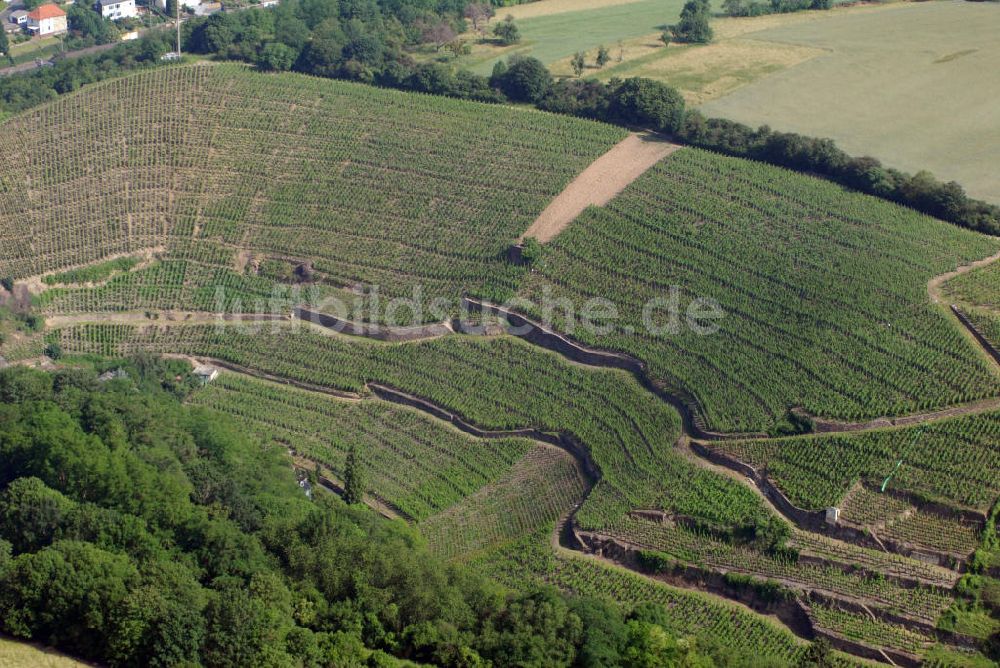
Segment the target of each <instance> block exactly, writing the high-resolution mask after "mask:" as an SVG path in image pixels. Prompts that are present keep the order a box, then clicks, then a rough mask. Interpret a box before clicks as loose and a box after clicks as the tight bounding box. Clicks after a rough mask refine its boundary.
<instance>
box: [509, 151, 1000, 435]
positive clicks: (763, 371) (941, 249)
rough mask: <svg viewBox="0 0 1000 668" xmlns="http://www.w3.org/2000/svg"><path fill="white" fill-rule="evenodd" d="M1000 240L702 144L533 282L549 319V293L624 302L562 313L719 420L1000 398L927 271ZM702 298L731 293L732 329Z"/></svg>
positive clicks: (878, 411)
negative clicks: (691, 311)
mask: <svg viewBox="0 0 1000 668" xmlns="http://www.w3.org/2000/svg"><path fill="white" fill-rule="evenodd" d="M998 247H1000V246H998V243H997V241H995V240H993V239H989V238H986V237H983V236H980V235H975V234H973V233H970V232H966V231H963V230H959V229H955V228H953V227H949V226H947V225H941V224H940V223H939V222H937V221H935V220H932V219H930V218H927V217H925V216H921V215H918V214H916V213H914V212H912V211H909V210H906V209H903V208H900V207H897V206H894V205H891V204H888V203H885V202H882V201H878V200H875V199H873V198H870V197H866V196H862V195H857V194H852V193H848V192H845V191H844V190H843V189H842V188H840V187H837V186H835V185H833V184H829V183H824V182H821V181H817V180H816V179H811V178H809V177H805V176H801V175H797V174H793V173H791V172H788V171H786V170H782V169H778V168H775V167H770V166H767V165H762V164H757V163H752V162H747V161H742V160H737V159H732V158H724V157H720V156H716V155H712V154H709V153H706V152H703V151H697V150H689V149H685V150H682V151H678V152H676V153H674V154H673V155H672V156H670V157H669V158H667V159H666V160H664V161H663V162H661V163H660V164H659V165H657V166H656V167H655V168H653V169H652V170H650V171H649V172H647V173H646V174H645V175H643V176H642V177H641V178H640V179H638V180H637V181H635V182H634V183H633V184H632V185H631V186H629V187H628V188H627V189H626V191H625V192H624V193H623V194H622V195H620V196H619V197H617V198H616V199H615V200H613V201H612V202H611V203H610V204H609V205H608V206H607V207H604V208H601V209H590V210H588V211H587V212H585V213H584V214H583V215H582V216H580V218H578V219H577V220H576V221H574V223H573V224H572V225H571V226H570V227H569V228H568V229H567V230H566V231H565V232H563V233H562V234H561V235H559V236H558V237H557V238H556V239H555V240H553V241H552V242H551V244H549V245H547V246H546V249H547V250H546V252H545V254H544V256H543V259H542V261H541V262H540V263H539V265H538V270H537V271H535V272H533V273H532V274H531V275H530V276H528V277H527V278H526V280H525V284H524V287H523V288H522V290H521V294H522V295H523V296H525V297H527V298H529V299H531V300H533V301H534V302H535V303H536V308H535V309H533V310H534V313H535V314H536V315H542V311H541V309H539V308H538V307H537V304H541V303H543V302H544V300H545V299H546V298H548V299H550V300H554V299H559V298H569V299H571V300H573V301H574V303H576V304H582V303H583V302H584V301H585V300H587V299H589V298H591V297H602V298H607V299H610V300H612V301H613V302H614V303H615V305H616V306H617V309H618V311H619V313H620V316H621V317H620V318H619V319H618V320H617V321H616V322H614V323H613V326H612V328H611V331H610V333H607V334H603V335H595V334H593V333H592V332H588V331H585V330H584V329H583V328H579V327H577V328H573V327H572V325H573V323H571V322H570V321H569V320H568V319H567V318H566V317H565V316H564V314H563V312H562V310H561V309H556V310H554V316H555V322H556V324H557V327H558V328H560V329H563V330H566V331H570V333H571V334H573V336H575V337H576V338H578V339H580V340H582V341H584V342H587V343H590V344H594V345H597V346H600V347H605V348H612V349H615V350H621V351H625V352H628V353H631V354H633V355H635V356H637V357H639V358H640V359H642V360H644V361H646V362H647V363H648V365H649V371H650V373H651V375H652V376H653V377H654V378H656V379H657V380H659V381H661V382H663V383H665V384H666V385H667V386H669V387H672V388H674V389H676V390H678V391H680V392H682V393H684V394H686V395H687V396H688V397H689V399H690V401H691V402H692V403H695V404H696V405H697V406H698V408H699V409H700V412H701V413H702V414H703V417H704V419H705V420H706V422H707V423H708V424H709V425H710V426H712V427H714V428H717V429H719V430H723V431H754V430H765V429H768V428H770V427H772V426H773V425H774V424H775V423H776V422H777V421H779V420H780V419H781V418H783V417H784V415H785V414H786V412H787V411H788V410H789V409H790V408H792V407H796V406H799V407H803V408H805V410H807V411H808V412H810V413H812V414H815V415H823V416H833V417H839V418H847V419H851V418H862V417H875V416H879V415H898V414H904V413H910V412H917V411H920V410H925V409H928V408H931V407H939V406H946V405H950V404H954V403H958V402H963V401H969V400H972V399H978V398H981V397H986V396H993V395H995V394H996V393H997V390H996V384H995V376H994V375H993V374H992V372H991V371H990V369H989V367H988V365H987V363H986V361H985V359H984V358H983V356H982V355H981V354H980V353H978V352H977V351H976V350H975V349H974V347H973V346H972V344H970V343H969V341H968V340H966V338H965V337H963V335H962V333H961V332H960V331H959V330H958V329H957V328H956V327H955V326H954V325H953V323H950V322H948V319H947V316H946V315H945V314H944V313H942V312H941V311H940V310H939V309H937V308H935V307H933V306H931V305H930V304H929V303H928V296H927V290H926V284H927V281H928V280H929V279H930V278H931V277H933V276H935V275H937V274H941V273H944V272H945V271H949V270H951V269H954V268H955V267H956V266H958V265H960V264H964V263H968V262H970V261H973V260H977V259H980V258H983V257H986V256H988V255H990V254H992V253H994V252H996V251H997V249H998ZM671 286H677V290H678V292H677V294H676V301H677V306H678V308H679V313H680V322H676V323H675V324H676V325H677V326H676V330H674V329H668V328H669V327H670V326H671V320H670V319H669V317H668V310H669V309H670V305H671V303H670V300H671V299H672V298H673V296H672V295H671V292H670V291H671ZM654 299H657V300H659V301H657V302H651V300H654ZM698 299H710V300H714V301H715V302H717V303H718V304H719V305H720V306H721V309H722V313H723V316H722V317H721V318H717V319H711V320H709V319H703V320H701V321H700V324H701V325H703V326H707V325H714V326H717V327H718V332H717V333H714V334H712V335H710V336H706V335H704V334H703V332H699V331H696V330H695V329H694V328H691V327H688V326H686V324H685V323H684V321H683V319H684V317H685V315H686V314H687V309H688V308H689V306H690V305H691V304H694V305H695V308H696V309H701V311H704V310H705V307H704V305H703V304H700V303H699V302H697V301H696V300H698ZM648 304H653V305H652V306H651V307H650V306H647V305H648ZM644 313H645V316H644ZM644 317H645V321H644ZM646 322H651V323H652V324H654V325H655V326H657V327H658V328H660V330H661V335H659V336H654V335H652V334H650V333H649V330H648V329H647V327H646V324H645V323H646Z"/></svg>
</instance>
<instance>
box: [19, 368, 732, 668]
mask: <svg viewBox="0 0 1000 668" xmlns="http://www.w3.org/2000/svg"><path fill="white" fill-rule="evenodd" d="M118 369H120V370H121V371H122V373H116V374H114V376H115V377H114V378H113V379H111V380H107V379H106V378H105V379H104V382H99V381H98V379H97V372H98V371H104V370H118ZM188 371H189V369H188V367H187V365H186V364H184V363H181V362H176V361H173V362H171V361H162V360H158V359H153V358H137V359H133V360H130V361H118V362H114V363H109V362H105V363H98V365H97V367H96V368H95V367H94V366H92V365H89V364H88V365H85V366H83V367H76V368H63V369H61V370H58V371H56V372H53V373H43V372H40V371H35V370H30V369H27V368H22V367H10V368H7V369H4V370H3V371H0V461H2V468H0V631H2V632H3V633H6V634H10V635H13V636H17V637H21V638H30V639H32V640H34V641H38V642H42V643H46V644H49V645H53V646H56V647H58V648H60V649H62V650H64V651H66V652H69V653H71V654H73V655H75V656H78V657H82V658H86V659H93V660H98V661H101V662H103V663H107V664H109V665H113V666H167V665H205V666H265V665H266V666H331V667H333V666H336V667H337V668H346V667H348V666H398V665H413V664H432V665H441V666H491V665H492V666H514V665H516V666H569V665H576V666H618V665H629V666H671V665H678V666H709V665H713V664H725V665H733V664H739V663H741V660H740V659H739V658H738V657H734V656H731V655H729V654H728V653H726V652H725V651H724V650H722V649H719V648H714V647H711V646H708V645H707V644H706V643H705V642H704V641H701V640H699V641H698V642H697V643H696V642H695V641H693V640H691V639H683V638H682V639H677V638H674V637H672V636H671V635H670V634H669V633H667V632H666V631H664V629H663V628H662V626H661V625H660V624H659V623H658V621H659V620H660V619H661V618H662V615H663V614H664V611H663V610H662V608H657V607H656V606H654V605H641V606H639V607H637V608H635V609H631V610H623V609H622V608H620V607H619V606H617V605H616V604H614V603H611V602H608V601H605V600H600V599H592V598H580V597H568V596H566V595H564V594H562V593H559V592H557V591H556V590H554V589H532V590H529V591H524V592H510V591H506V590H504V589H501V588H499V587H498V586H497V585H495V584H492V583H490V582H487V581H484V580H483V579H481V578H480V577H478V576H477V575H476V574H475V573H473V572H470V571H468V570H463V569H461V568H457V567H453V566H448V565H445V564H443V563H441V562H439V561H436V560H435V559H433V558H432V557H431V556H430V555H429V554H428V552H427V551H426V547H425V545H424V543H423V540H422V539H421V538H420V537H419V535H418V534H417V533H416V531H415V530H413V529H411V528H409V527H408V526H407V525H405V524H404V523H402V522H400V521H395V522H390V521H387V520H384V519H382V518H380V517H379V516H377V515H376V514H375V513H373V512H371V511H369V510H368V509H367V508H366V507H364V506H348V505H346V504H345V503H344V502H343V501H341V500H340V499H339V498H337V497H336V496H334V495H332V494H328V493H325V492H323V493H317V494H316V495H315V498H313V499H310V498H308V497H307V495H306V494H304V493H303V490H302V489H300V487H299V485H298V484H297V483H296V478H295V475H294V473H293V471H292V468H291V465H290V463H289V461H288V460H287V458H286V457H285V456H284V453H283V452H282V450H281V448H278V447H276V446H274V445H267V444H263V443H260V442H255V441H254V440H253V439H252V438H250V437H248V436H247V434H246V433H244V432H243V431H242V430H241V428H240V427H239V426H238V425H236V424H235V423H234V422H232V421H231V420H229V419H228V418H225V417H224V416H221V415H219V414H216V413H213V412H210V411H206V410H204V409H198V408H193V407H188V406H186V405H185V404H184V403H183V398H184V397H185V396H186V395H187V393H188V392H189V391H190V390H191V389H192V387H193V385H192V381H190V380H188V379H189V373H188Z"/></svg>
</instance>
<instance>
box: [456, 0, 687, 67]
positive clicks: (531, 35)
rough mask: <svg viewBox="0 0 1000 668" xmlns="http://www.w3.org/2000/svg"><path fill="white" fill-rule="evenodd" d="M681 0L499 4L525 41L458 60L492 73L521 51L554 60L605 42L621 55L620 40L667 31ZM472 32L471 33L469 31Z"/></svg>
mask: <svg viewBox="0 0 1000 668" xmlns="http://www.w3.org/2000/svg"><path fill="white" fill-rule="evenodd" d="M683 6H684V2H683V1H682V0H666V2H664V1H663V0H635V1H633V2H617V1H611V2H587V3H583V4H582V6H580V7H579V8H577V6H575V5H571V4H570V3H566V2H560V1H559V0H554V1H550V0H542V1H541V2H538V3H530V4H525V5H519V6H516V7H509V8H505V7H500V8H497V17H496V19H495V20H502V19H503V18H504V17H505V16H507V15H511V16H513V17H514V19H515V23H516V24H517V26H518V28H519V29H520V31H521V42H520V43H519V44H516V45H514V46H512V47H505V48H500V47H497V46H493V45H479V46H475V47H474V49H473V53H472V55H470V56H465V57H463V58H462V59H460V60H459V61H458V62H459V63H460V64H462V65H464V66H466V67H468V68H469V69H471V70H472V71H474V72H478V73H479V74H489V73H490V72H491V71H492V69H493V65H494V63H496V62H497V60H500V59H504V58H507V57H509V56H510V55H512V54H515V53H518V54H522V55H526V56H533V57H535V58H538V59H539V60H541V61H542V62H543V63H546V64H549V63H554V62H556V61H559V60H561V59H563V58H568V57H570V56H572V55H573V54H574V53H576V52H577V51H590V50H594V49H596V48H597V47H598V46H600V45H601V44H603V45H605V46H606V47H607V48H608V50H609V51H610V52H611V55H612V58H615V57H617V54H618V43H619V41H625V40H630V39H635V38H637V37H642V36H643V35H649V34H652V33H657V32H658V31H662V30H663V27H665V26H667V25H669V24H671V23H675V22H676V21H677V19H678V17H679V16H680V12H681V7H683ZM468 38H469V39H471V38H472V36H471V35H469V36H468Z"/></svg>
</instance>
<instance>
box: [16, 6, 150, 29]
mask: <svg viewBox="0 0 1000 668" xmlns="http://www.w3.org/2000/svg"><path fill="white" fill-rule="evenodd" d="M132 1H133V2H135V0H132ZM26 27H27V29H28V32H29V33H31V34H32V35H58V34H59V33H63V32H66V12H64V11H63V10H61V9H59V8H58V7H56V6H55V5H53V4H52V3H49V4H47V5H41V6H40V7H36V8H35V9H33V10H31V11H30V12H28V23H27V25H26Z"/></svg>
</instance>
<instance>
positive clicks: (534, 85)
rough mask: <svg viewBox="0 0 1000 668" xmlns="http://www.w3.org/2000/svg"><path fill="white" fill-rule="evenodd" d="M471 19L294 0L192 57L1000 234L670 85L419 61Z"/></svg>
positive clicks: (704, 13) (6, 94) (62, 75)
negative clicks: (648, 139) (476, 110)
mask: <svg viewBox="0 0 1000 668" xmlns="http://www.w3.org/2000/svg"><path fill="white" fill-rule="evenodd" d="M817 1H818V0H817ZM470 8H472V9H474V10H475V11H472V12H470V11H469V10H470ZM708 12H709V7H708V3H707V2H706V1H705V0H689V2H688V3H687V4H686V5H685V7H684V9H683V10H682V12H681V19H680V22H679V23H678V24H677V25H675V26H672V27H671V29H670V30H671V31H672V34H673V36H674V38H675V39H678V40H684V41H707V40H709V39H711V28H710V27H709V26H708V25H707V18H708ZM470 14H474V15H475V16H476V19H475V20H476V22H477V23H478V22H479V21H486V20H488V17H489V15H490V12H489V11H488V10H484V9H483V8H482V7H480V6H478V5H477V6H476V7H475V8H473V7H472V5H469V4H468V3H467V2H466V1H465V0H440V1H439V2H433V3H432V2H429V0H394V1H393V2H390V1H389V0H339V1H338V0H284V1H283V2H282V3H281V4H280V5H278V6H277V7H274V8H270V9H249V10H246V11H240V12H231V13H219V14H215V15H212V16H210V17H206V18H198V19H191V20H188V21H186V22H185V23H184V30H183V43H184V44H183V45H184V49H185V50H187V51H190V52H194V53H198V54H204V55H210V56H215V57H218V58H224V59H228V60H239V61H244V62H247V63H251V64H253V65H254V66H255V67H257V68H259V69H261V70H264V71H288V70H291V71H296V72H302V73H307V74H312V75H316V76H322V77H329V78H337V79H347V80H352V81H359V82H362V83H368V84H374V85H378V86H384V87H390V88H398V89H402V90H410V91H419V92H424V93H432V94H436V95H446V96H449V97H456V98H462V99H468V100H477V101H481V102H492V103H504V102H518V103H528V104H533V105H535V106H537V107H538V108H540V109H543V110H546V111H551V112H555V113H563V114H571V115H575V116H582V117H586V118H591V119H595V120H600V121H605V122H608V123H616V124H621V125H626V126H629V127H636V128H647V129H651V130H655V131H658V132H663V133H667V134H672V135H673V136H674V137H675V138H676V139H678V140H679V141H683V142H687V143H691V144H693V145H696V146H699V147H702V148H706V149H709V150H713V151H719V152H722V153H727V154H730V155H735V156H740V157H745V158H751V159H755V160H761V161H764V162H769V163H772V164H776V165H780V166H783V167H787V168H789V169H794V170H799V171H804V172H809V173H813V174H819V175H822V176H825V177H827V178H829V179H832V180H834V181H837V182H838V183H841V184H843V185H845V186H847V187H850V188H853V189H856V190H860V191H862V192H865V193H868V194H871V195H874V196H877V197H882V198H885V199H889V200H892V201H894V202H897V203H900V204H903V205H905V206H909V207H912V208H914V209H917V210H919V211H922V212H924V213H927V214H930V215H932V216H936V217H938V218H942V219H944V220H947V221H949V222H952V223H955V224H957V225H960V226H963V227H968V228H971V229H975V230H979V231H982V232H987V233H991V234H998V233H1000V207H997V206H995V205H991V204H987V203H985V202H982V201H979V200H975V199H972V198H970V197H968V196H967V195H966V193H965V191H964V190H963V188H962V187H961V186H960V185H959V184H958V183H955V182H949V183H942V182H940V181H938V180H937V179H935V178H934V177H933V176H932V175H931V174H929V173H928V172H923V171H921V172H918V173H916V174H906V173H903V172H900V171H898V170H895V169H892V168H890V167H885V166H883V165H882V164H881V163H880V162H879V161H878V160H876V159H874V158H870V157H853V156H850V155H848V154H847V153H845V152H844V151H842V150H841V149H839V148H838V147H837V146H836V145H835V144H834V143H833V142H832V141H831V140H829V139H817V138H813V137H806V136H802V135H797V134H790V133H782V132H775V131H773V130H771V129H770V128H768V127H766V126H764V127H760V128H756V129H754V128H750V127H748V126H745V125H742V124H740V123H735V122H732V121H728V120H724V119H706V118H704V117H703V116H702V115H701V114H700V113H699V112H697V111H692V110H686V109H685V106H684V100H683V98H682V96H681V95H680V94H679V93H678V91H676V90H675V89H674V88H672V87H670V86H668V85H665V84H663V83H661V82H657V81H652V80H649V79H643V78H630V79H625V80H618V79H612V80H610V81H609V82H607V83H603V82H599V81H591V80H580V79H564V80H556V79H555V78H553V76H552V75H551V74H550V73H549V71H548V70H547V68H546V67H545V66H544V64H542V63H541V62H540V61H538V60H537V59H535V58H531V57H523V56H513V57H511V58H510V59H508V60H507V61H505V62H500V63H498V64H497V66H496V68H495V69H494V70H493V72H492V74H491V76H488V77H487V76H482V75H478V74H474V73H472V72H469V71H467V70H463V69H459V68H457V67H455V66H454V65H453V64H449V63H442V62H422V63H418V62H416V61H415V60H414V59H413V58H412V56H411V55H410V50H412V49H413V48H414V47H417V46H419V45H421V44H427V43H428V42H432V41H433V40H435V39H437V38H436V37H435V36H434V35H435V34H437V31H436V30H435V28H440V27H442V26H443V27H445V28H448V30H449V31H451V34H454V31H455V30H459V31H460V30H462V29H463V25H464V21H465V19H466V17H467V16H468V15H470ZM504 30H507V28H504ZM169 48H170V36H169V35H168V34H148V35H146V36H145V37H143V39H141V40H138V41H137V42H135V43H132V44H127V45H121V46H119V47H116V49H113V50H112V51H111V52H108V53H106V54H101V55H100V56H96V57H90V58H80V59H77V60H72V61H63V62H61V63H58V64H57V65H56V66H55V67H51V68H46V69H43V70H39V71H36V72H32V73H30V74H27V75H24V76H14V77H7V78H5V79H0V104H2V108H3V110H4V111H6V112H15V111H20V110H23V109H26V108H28V107H31V106H34V105H36V104H39V103H41V102H44V101H45V100H47V99H51V98H52V97H54V96H56V95H59V94H62V93H66V92H70V91H72V90H75V89H76V88H78V87H79V86H80V85H82V84H84V83H90V82H92V81H98V80H100V79H102V78H106V77H108V76H113V75H115V74H118V73H121V72H123V71H126V70H130V69H135V68H139V67H148V66H152V65H154V64H156V63H158V62H159V57H160V55H162V54H163V53H164V52H166V51H167V50H168V49H169Z"/></svg>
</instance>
